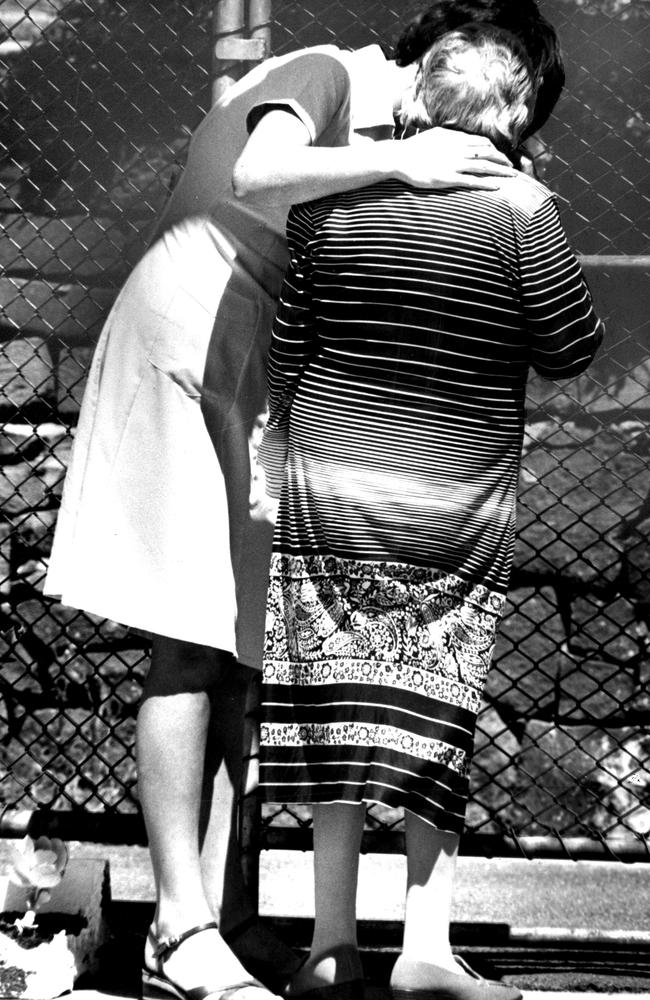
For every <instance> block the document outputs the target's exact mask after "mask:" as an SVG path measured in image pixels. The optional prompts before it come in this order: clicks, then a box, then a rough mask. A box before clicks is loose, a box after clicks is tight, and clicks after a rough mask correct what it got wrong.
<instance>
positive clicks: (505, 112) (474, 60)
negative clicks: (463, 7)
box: [401, 24, 534, 156]
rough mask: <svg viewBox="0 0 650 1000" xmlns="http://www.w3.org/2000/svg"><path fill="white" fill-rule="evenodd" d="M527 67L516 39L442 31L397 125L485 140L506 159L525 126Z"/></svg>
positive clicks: (491, 32)
mask: <svg viewBox="0 0 650 1000" xmlns="http://www.w3.org/2000/svg"><path fill="white" fill-rule="evenodd" d="M533 99H534V88H533V77H532V70H531V65H530V61H529V59H528V56H527V54H526V50H525V48H524V46H523V45H522V43H521V42H520V41H519V39H518V38H516V37H515V35H512V34H511V33H510V32H509V31H504V30H503V29H502V28H496V27H495V26H494V25H479V24H464V25H463V26H462V27H461V28H458V29H457V30H456V31H446V32H445V33H444V34H443V35H442V36H441V37H440V38H439V39H438V41H436V42H434V44H433V45H432V46H431V47H430V48H429V49H428V50H427V52H426V54H425V55H424V57H423V59H422V60H421V61H420V65H419V67H418V72H417V75H416V78H415V81H414V84H413V88H412V90H411V91H410V93H409V94H408V95H406V96H405V99H404V102H403V104H402V114H401V117H402V122H403V124H405V125H415V126H419V127H423V128H431V127H432V126H434V125H443V126H446V127H448V128H457V129H462V130H463V131H464V132H470V133H474V134H475V135H484V136H486V137H487V138H488V139H491V140H492V142H493V143H494V145H495V146H496V147H497V149H500V150H501V151H502V152H504V153H505V154H506V155H507V156H510V155H511V154H512V152H513V150H514V149H515V147H516V146H517V145H518V144H519V139H520V136H521V135H522V133H523V131H524V130H525V128H526V126H527V125H528V122H529V121H530V116H531V111H532V103H533Z"/></svg>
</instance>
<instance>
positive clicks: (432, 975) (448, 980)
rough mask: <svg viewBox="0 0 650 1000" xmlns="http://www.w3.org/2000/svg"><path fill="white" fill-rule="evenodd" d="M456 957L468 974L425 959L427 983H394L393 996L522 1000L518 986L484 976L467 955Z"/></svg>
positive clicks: (399, 998)
mask: <svg viewBox="0 0 650 1000" xmlns="http://www.w3.org/2000/svg"><path fill="white" fill-rule="evenodd" d="M456 961H457V963H458V965H459V966H460V967H461V968H463V969H464V970H465V972H466V973H467V975H462V974H458V973H456V972H449V971H448V970H447V969H443V968H442V967H441V966H439V965H431V964H428V963H426V965H425V963H424V962H422V963H420V964H421V965H422V967H423V971H425V974H426V979H427V986H426V987H423V988H402V987H399V986H392V985H391V988H390V991H391V996H392V1000H522V994H521V991H520V990H518V989H517V987H516V986H508V985H507V984H506V983H499V982H495V981H494V980H488V979H483V978H482V976H479V974H478V973H477V972H475V971H474V970H473V969H472V968H471V967H470V966H469V965H467V963H466V962H464V961H463V959H460V960H459V959H458V958H457V959H456Z"/></svg>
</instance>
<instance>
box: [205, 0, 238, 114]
mask: <svg viewBox="0 0 650 1000" xmlns="http://www.w3.org/2000/svg"><path fill="white" fill-rule="evenodd" d="M212 25H213V32H212V37H213V43H214V44H213V52H214V53H215V55H214V56H213V69H212V103H213V104H214V103H215V101H218V100H219V98H220V97H221V95H222V94H225V92H226V91H227V89H228V87H229V86H230V85H231V84H232V83H234V82H235V80H238V79H239V78H240V77H241V76H243V74H244V72H245V70H244V66H243V64H242V63H241V62H240V61H239V60H238V59H224V58H220V57H219V55H218V54H217V52H218V50H219V48H220V47H222V46H223V42H224V41H226V40H230V39H235V38H243V37H244V31H245V28H246V13H245V0H217V2H216V5H215V8H214V14H213V18H212Z"/></svg>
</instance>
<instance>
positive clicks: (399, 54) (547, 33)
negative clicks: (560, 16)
mask: <svg viewBox="0 0 650 1000" xmlns="http://www.w3.org/2000/svg"><path fill="white" fill-rule="evenodd" d="M469 24H478V25H484V26H486V25H492V26H494V27H496V28H502V29H503V30H505V31H509V32H511V33H512V34H513V35H515V36H516V37H517V38H518V39H519V41H520V42H521V43H522V45H523V46H524V48H525V50H526V54H527V56H528V58H529V59H530V62H531V64H532V67H533V80H534V84H535V89H536V98H535V105H534V110H533V114H532V116H531V118H530V121H529V123H528V125H527V126H526V128H525V130H524V132H523V134H522V136H521V138H522V140H523V139H526V138H527V137H528V136H529V135H532V134H533V133H534V132H537V130H538V129H540V128H541V127H542V125H544V123H545V122H546V121H547V119H548V118H549V117H550V115H551V113H552V111H553V108H554V107H555V105H556V104H557V101H558V98H559V97H560V94H561V93H562V88H563V87H564V80H565V76H564V64H563V61H562V52H561V49H560V43H559V40H558V37H557V33H556V31H555V28H554V27H553V25H552V24H551V23H550V22H549V21H547V20H546V18H545V17H543V15H542V14H541V13H540V11H539V7H538V5H537V2H536V0H437V2H436V3H433V4H430V5H429V6H428V7H427V8H426V10H424V11H423V12H422V13H421V14H419V15H418V16H417V17H415V18H413V20H412V21H411V22H410V23H409V24H408V25H407V26H406V28H405V29H404V31H403V32H402V34H401V36H400V38H399V39H398V41H397V45H396V47H395V53H394V55H395V60H396V62H397V64H398V66H409V65H410V64H411V63H413V62H417V61H418V60H420V59H421V58H422V57H423V56H424V54H425V53H426V52H427V51H428V49H430V48H431V46H432V45H433V44H434V42H437V41H438V40H439V39H440V38H441V37H442V36H443V35H444V34H446V33H447V32H449V31H455V30H457V29H458V28H461V27H464V26H467V25H469Z"/></svg>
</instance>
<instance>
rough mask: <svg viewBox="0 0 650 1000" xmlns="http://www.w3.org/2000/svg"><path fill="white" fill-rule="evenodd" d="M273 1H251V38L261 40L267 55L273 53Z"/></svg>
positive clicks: (249, 14)
mask: <svg viewBox="0 0 650 1000" xmlns="http://www.w3.org/2000/svg"><path fill="white" fill-rule="evenodd" d="M272 8H273V2H272V0H249V7H248V27H249V35H250V37H251V38H261V39H262V41H263V42H264V44H265V47H266V51H267V53H270V52H271V12H272Z"/></svg>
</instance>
